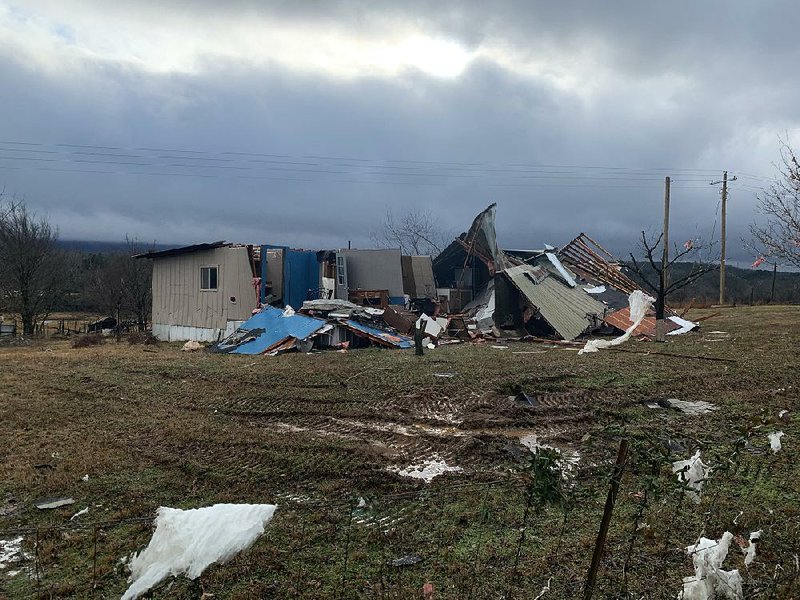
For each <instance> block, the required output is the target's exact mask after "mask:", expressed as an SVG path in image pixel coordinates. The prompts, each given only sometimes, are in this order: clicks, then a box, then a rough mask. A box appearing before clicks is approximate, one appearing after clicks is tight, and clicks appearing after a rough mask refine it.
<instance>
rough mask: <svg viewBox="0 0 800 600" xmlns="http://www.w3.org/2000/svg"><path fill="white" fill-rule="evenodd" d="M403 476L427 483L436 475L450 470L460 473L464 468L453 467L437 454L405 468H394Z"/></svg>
mask: <svg viewBox="0 0 800 600" xmlns="http://www.w3.org/2000/svg"><path fill="white" fill-rule="evenodd" d="M389 470H392V471H395V472H396V473H397V474H398V475H401V476H402V477H413V478H414V479H422V480H424V481H425V483H430V482H431V481H432V480H433V479H434V477H438V476H439V475H443V474H444V473H448V472H455V473H460V472H462V471H463V470H464V469H462V468H461V467H451V466H450V465H448V464H447V463H446V462H445V461H444V460H440V459H439V457H438V456H437V455H434V456H433V457H431V458H429V459H427V460H424V461H423V462H422V464H420V465H411V466H409V467H406V468H405V469H399V470H398V469H392V468H390V469H389Z"/></svg>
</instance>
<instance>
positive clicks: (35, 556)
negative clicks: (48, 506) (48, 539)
mask: <svg viewBox="0 0 800 600" xmlns="http://www.w3.org/2000/svg"><path fill="white" fill-rule="evenodd" d="M33 569H34V571H35V572H36V600H39V598H41V597H42V593H41V581H40V580H39V528H38V527H37V528H36V542H35V545H34V549H33Z"/></svg>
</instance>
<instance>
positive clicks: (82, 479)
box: [81, 473, 89, 481]
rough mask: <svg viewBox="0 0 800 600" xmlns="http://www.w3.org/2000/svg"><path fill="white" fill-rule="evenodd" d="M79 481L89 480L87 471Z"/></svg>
mask: <svg viewBox="0 0 800 600" xmlns="http://www.w3.org/2000/svg"><path fill="white" fill-rule="evenodd" d="M81 481H89V474H88V473H87V474H86V475H84V476H83V477H81Z"/></svg>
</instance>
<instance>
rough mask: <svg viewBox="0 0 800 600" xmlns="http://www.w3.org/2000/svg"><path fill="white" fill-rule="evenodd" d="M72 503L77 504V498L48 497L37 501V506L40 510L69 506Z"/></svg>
mask: <svg viewBox="0 0 800 600" xmlns="http://www.w3.org/2000/svg"><path fill="white" fill-rule="evenodd" d="M70 504H75V500H74V499H72V498H47V499H45V500H39V502H37V503H36V508H38V509H39V510H49V509H51V508H61V507H62V506H69V505H70Z"/></svg>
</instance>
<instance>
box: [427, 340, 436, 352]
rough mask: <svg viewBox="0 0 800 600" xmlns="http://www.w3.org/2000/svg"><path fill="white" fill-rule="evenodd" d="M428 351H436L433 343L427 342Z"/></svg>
mask: <svg viewBox="0 0 800 600" xmlns="http://www.w3.org/2000/svg"><path fill="white" fill-rule="evenodd" d="M428 350H436V346H435V345H434V343H433V342H428Z"/></svg>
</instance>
